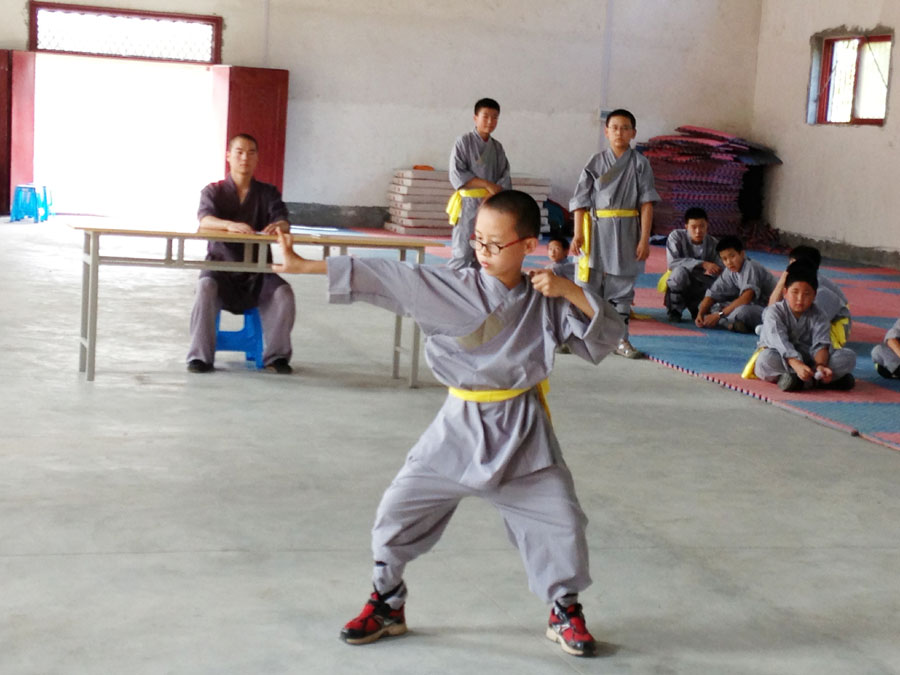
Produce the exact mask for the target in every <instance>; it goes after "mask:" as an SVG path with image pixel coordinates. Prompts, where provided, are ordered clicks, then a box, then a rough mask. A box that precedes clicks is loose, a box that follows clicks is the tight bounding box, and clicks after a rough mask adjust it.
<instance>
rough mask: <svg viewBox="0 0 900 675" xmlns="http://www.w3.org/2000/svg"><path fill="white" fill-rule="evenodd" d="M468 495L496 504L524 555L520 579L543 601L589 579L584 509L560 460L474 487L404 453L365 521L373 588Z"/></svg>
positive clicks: (397, 576)
mask: <svg viewBox="0 0 900 675" xmlns="http://www.w3.org/2000/svg"><path fill="white" fill-rule="evenodd" d="M468 496H478V497H482V498H484V499H486V500H487V501H489V502H490V503H491V504H493V505H494V506H495V507H496V508H497V510H498V511H499V512H500V515H501V516H502V518H503V521H504V523H505V525H506V533H507V535H508V537H509V539H510V541H511V542H512V543H513V544H514V545H515V546H516V548H517V549H518V550H519V554H520V555H521V556H522V560H523V562H524V563H525V571H526V573H527V575H528V587H529V588H530V589H531V591H532V592H533V593H534V594H535V595H537V596H538V597H539V598H541V599H542V600H543V601H544V602H546V603H548V604H550V603H551V602H554V601H555V600H558V599H560V598H562V597H563V596H565V595H568V594H571V593H578V592H579V591H582V590H584V589H585V588H587V587H588V586H589V585H590V583H591V577H590V573H589V571H588V548H587V540H586V538H585V527H586V526H587V517H586V516H585V515H584V512H583V511H582V510H581V506H580V505H579V504H578V499H577V497H576V496H575V488H574V485H573V482H572V475H571V473H569V470H568V468H567V467H565V466H564V465H563V466H558V465H554V466H549V467H547V468H544V469H541V470H539V471H536V472H534V473H531V474H528V475H525V476H521V477H519V478H513V479H510V480H508V481H506V482H504V483H502V484H501V485H499V486H497V487H491V488H484V489H478V488H472V487H468V486H465V485H460V484H459V483H458V482H456V481H455V480H451V479H449V478H446V477H444V476H442V475H440V474H439V473H437V472H435V471H434V470H432V469H429V468H428V467H425V466H422V465H421V463H419V462H417V461H416V460H415V459H407V461H406V464H404V466H403V468H402V469H401V470H400V473H398V474H397V477H396V478H394V480H393V482H392V483H391V485H390V487H388V489H387V491H385V493H384V496H383V497H382V498H381V504H379V506H378V512H377V514H376V516H375V525H374V527H373V528H372V553H373V555H374V558H375V561H376V565H375V569H374V572H373V576H372V581H373V583H374V585H375V588H376V589H377V590H378V592H379V593H386V592H387V591H390V590H391V589H393V588H395V587H396V586H398V585H399V584H400V582H401V581H402V578H403V570H404V568H405V567H406V563H408V562H410V561H411V560H414V559H415V558H417V557H418V556H420V555H422V554H423V553H425V552H427V551H428V550H430V549H431V548H432V547H433V546H434V545H435V544H436V543H437V541H438V539H440V537H441V534H443V532H444V529H445V528H446V527H447V524H448V523H449V522H450V518H451V517H452V516H453V513H454V511H455V510H456V507H457V505H458V504H459V502H460V500H461V499H462V498H463V497H468Z"/></svg>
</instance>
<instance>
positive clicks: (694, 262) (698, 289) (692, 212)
mask: <svg viewBox="0 0 900 675" xmlns="http://www.w3.org/2000/svg"><path fill="white" fill-rule="evenodd" d="M708 231H709V216H707V215H706V211H705V210H704V209H701V208H700V207H698V206H694V207H691V208H689V209H688V210H687V211H685V212H684V229H683V230H672V231H671V232H670V233H669V236H668V237H667V238H666V267H668V268H669V273H668V275H667V278H666V295H665V298H664V300H663V302H664V304H665V305H666V316H667V317H668V319H669V321H672V322H674V323H678V322H679V321H681V316H682V314H683V313H684V310H685V309H686V310H688V311H689V312H690V314H691V318H692V319H694V318H696V316H697V308H698V307H699V305H700V302H701V301H702V300H703V297H704V296H705V295H706V291H707V290H709V287H710V286H712V284H713V282H714V281H715V280H716V278H717V277H718V276H719V275H720V274H721V273H722V260H721V259H720V258H719V254H718V253H716V245H717V244H718V243H719V241H718V240H717V239H716V238H715V237H712V236H710V235H709V234H708Z"/></svg>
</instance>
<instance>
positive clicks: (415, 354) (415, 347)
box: [409, 248, 425, 388]
mask: <svg viewBox="0 0 900 675" xmlns="http://www.w3.org/2000/svg"><path fill="white" fill-rule="evenodd" d="M416 262H417V263H418V264H419V265H424V264H425V249H424V248H420V249H419V252H418V255H417V256H416ZM420 336H421V330H420V329H419V324H417V323H416V322H415V320H414V321H413V336H412V361H411V363H410V368H409V386H410V387H412V388H414V387H418V386H419V338H420Z"/></svg>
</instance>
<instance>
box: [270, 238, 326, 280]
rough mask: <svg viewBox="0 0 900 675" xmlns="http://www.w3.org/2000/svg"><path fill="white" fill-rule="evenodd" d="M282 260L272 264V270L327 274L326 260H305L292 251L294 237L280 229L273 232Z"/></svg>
mask: <svg viewBox="0 0 900 675" xmlns="http://www.w3.org/2000/svg"><path fill="white" fill-rule="evenodd" d="M275 234H276V235H277V236H278V244H279V245H280V246H281V253H282V255H283V256H284V262H283V263H282V264H280V265H272V270H273V271H275V272H282V273H287V274H328V262H327V261H325V260H307V259H306V258H301V257H300V256H299V255H297V254H296V253H294V238H293V237H292V236H291V235H289V234H285V233H284V232H282V231H281V230H279V231H278V232H276V233H275Z"/></svg>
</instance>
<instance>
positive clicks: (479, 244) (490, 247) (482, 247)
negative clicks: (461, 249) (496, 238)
mask: <svg viewBox="0 0 900 675" xmlns="http://www.w3.org/2000/svg"><path fill="white" fill-rule="evenodd" d="M530 238H531V237H521V238H520V239H516V240H515V241H511V242H509V243H508V244H494V243H490V244H488V243H486V242H483V241H481V240H479V239H476V238H475V237H472V238H471V239H469V246H471V247H472V249H473V250H475V251H487V252H488V253H490V254H491V255H499V254H500V251H502V250H503V249H505V248H509V247H510V246H512V245H513V244H518V243H519V242H520V241H525V240H526V239H530Z"/></svg>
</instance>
